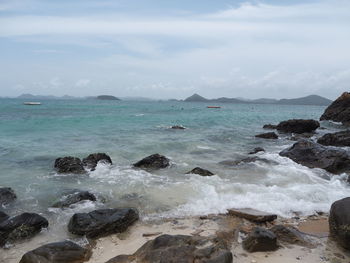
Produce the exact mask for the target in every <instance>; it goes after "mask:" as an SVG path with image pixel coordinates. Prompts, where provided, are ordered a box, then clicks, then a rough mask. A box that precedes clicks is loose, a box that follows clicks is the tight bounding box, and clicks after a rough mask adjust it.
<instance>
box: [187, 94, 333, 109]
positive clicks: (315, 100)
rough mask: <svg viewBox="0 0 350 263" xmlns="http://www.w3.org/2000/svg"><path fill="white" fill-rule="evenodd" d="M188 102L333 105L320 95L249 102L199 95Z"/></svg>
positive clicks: (262, 99)
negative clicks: (207, 97)
mask: <svg viewBox="0 0 350 263" xmlns="http://www.w3.org/2000/svg"><path fill="white" fill-rule="evenodd" d="M184 101H186V102H219V103H245V104H281V105H318V106H328V105H330V104H331V103H332V101H331V100H329V99H326V98H324V97H321V96H318V95H310V96H306V97H301V98H296V99H281V100H277V99H269V98H261V99H256V100H249V99H245V98H226V97H222V98H217V99H206V98H204V97H202V96H200V95H198V94H193V95H192V96H190V97H188V98H186V99H185V100H184Z"/></svg>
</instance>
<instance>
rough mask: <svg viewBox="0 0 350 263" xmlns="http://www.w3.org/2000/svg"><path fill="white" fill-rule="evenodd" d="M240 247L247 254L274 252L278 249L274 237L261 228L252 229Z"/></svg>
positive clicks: (271, 233)
mask: <svg viewBox="0 0 350 263" xmlns="http://www.w3.org/2000/svg"><path fill="white" fill-rule="evenodd" d="M242 245H243V248H244V249H245V250H247V251H249V252H258V251H259V252H264V251H274V250H276V249H277V248H278V246H277V237H276V235H275V234H274V233H273V232H271V231H269V230H267V229H265V228H262V227H256V228H254V229H253V231H252V232H251V233H249V235H248V237H247V238H246V239H244V240H243V242H242Z"/></svg>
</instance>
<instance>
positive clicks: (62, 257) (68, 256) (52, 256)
mask: <svg viewBox="0 0 350 263" xmlns="http://www.w3.org/2000/svg"><path fill="white" fill-rule="evenodd" d="M90 257H91V251H90V250H89V249H86V248H83V247H81V246H79V245H77V244H75V243H73V242H71V241H68V240H67V241H63V242H55V243H50V244H46V245H43V246H41V247H38V248H36V249H34V250H32V251H29V252H27V253H25V254H24V255H23V257H22V259H21V261H20V262H19V263H81V262H84V261H87V260H89V258H90Z"/></svg>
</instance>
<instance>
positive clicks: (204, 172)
mask: <svg viewBox="0 0 350 263" xmlns="http://www.w3.org/2000/svg"><path fill="white" fill-rule="evenodd" d="M186 174H199V175H201V176H212V175H214V174H213V173H212V172H211V171H208V170H205V169H202V168H200V167H196V168H194V169H192V170H191V171H189V172H187V173H186Z"/></svg>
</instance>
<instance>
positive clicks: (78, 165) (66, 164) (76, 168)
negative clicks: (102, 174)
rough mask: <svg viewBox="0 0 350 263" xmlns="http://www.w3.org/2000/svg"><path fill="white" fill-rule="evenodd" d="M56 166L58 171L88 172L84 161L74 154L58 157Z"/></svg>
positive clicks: (67, 172)
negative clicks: (73, 155)
mask: <svg viewBox="0 0 350 263" xmlns="http://www.w3.org/2000/svg"><path fill="white" fill-rule="evenodd" d="M54 167H55V169H56V170H57V172H58V173H65V174H70V173H72V174H83V173H85V172H86V171H85V169H84V166H83V162H82V161H81V160H80V159H79V158H77V157H72V156H68V157H62V158H57V159H56V160H55V165H54Z"/></svg>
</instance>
